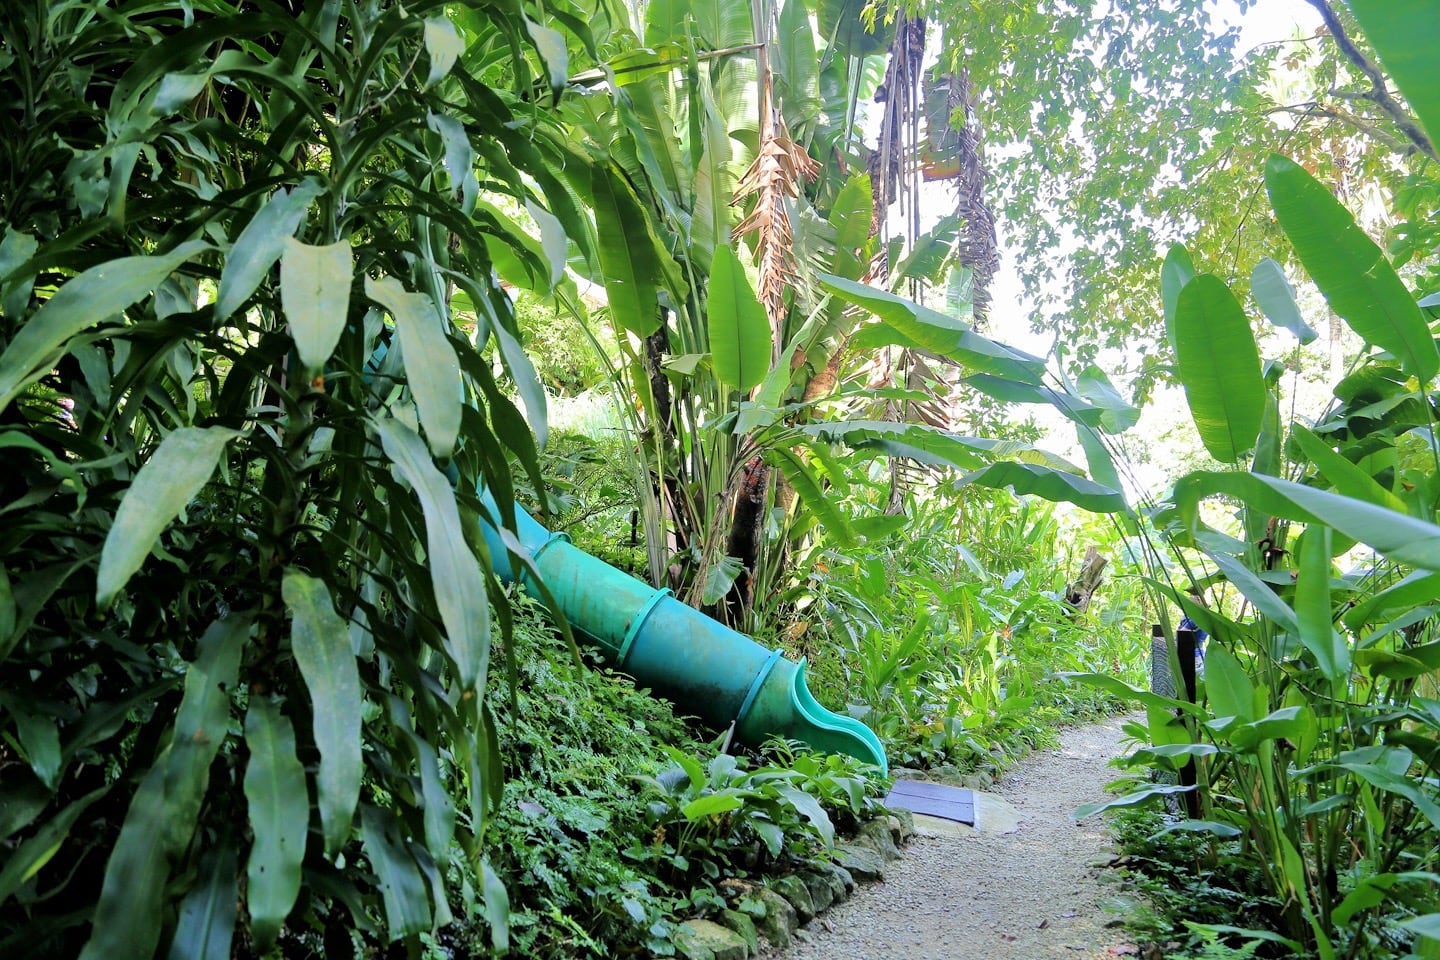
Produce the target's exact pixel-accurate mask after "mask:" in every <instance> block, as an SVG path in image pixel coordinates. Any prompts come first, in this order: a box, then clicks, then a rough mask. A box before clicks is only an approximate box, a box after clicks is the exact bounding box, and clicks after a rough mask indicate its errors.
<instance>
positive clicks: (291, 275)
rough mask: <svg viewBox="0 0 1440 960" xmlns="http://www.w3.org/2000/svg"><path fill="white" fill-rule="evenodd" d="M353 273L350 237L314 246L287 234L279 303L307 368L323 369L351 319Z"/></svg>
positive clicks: (281, 262) (281, 260) (296, 347)
mask: <svg viewBox="0 0 1440 960" xmlns="http://www.w3.org/2000/svg"><path fill="white" fill-rule="evenodd" d="M354 273H355V262H354V257H353V255H352V253H351V251H350V244H349V242H348V241H345V240H342V241H340V242H339V243H332V244H328V245H326V246H323V247H316V246H311V245H310V244H307V243H301V242H300V241H298V240H296V239H294V238H292V237H285V238H284V253H283V254H282V255H281V257H280V305H281V306H282V307H283V308H284V309H285V319H286V320H287V321H288V322H289V324H290V336H291V337H292V338H293V339H294V340H295V352H296V353H298V354H299V355H300V362H301V363H302V364H303V365H304V366H305V368H306V369H307V370H320V369H322V368H323V367H324V366H325V362H326V361H327V360H329V359H330V354H332V353H334V352H335V344H337V343H339V342H340V334H341V333H343V332H344V331H345V321H346V320H347V319H348V318H349V312H350V281H351V279H352V278H353V276H354Z"/></svg>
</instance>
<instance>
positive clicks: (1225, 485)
mask: <svg viewBox="0 0 1440 960" xmlns="http://www.w3.org/2000/svg"><path fill="white" fill-rule="evenodd" d="M1221 493H1223V494H1228V495H1229V496H1232V497H1236V498H1238V499H1240V500H1242V501H1244V502H1245V504H1246V505H1248V506H1249V507H1250V508H1251V509H1255V510H1261V511H1264V512H1267V513H1269V514H1270V515H1272V516H1277V517H1285V518H1288V519H1290V520H1299V521H1302V522H1304V523H1323V524H1326V525H1328V526H1330V527H1333V528H1334V529H1336V530H1338V531H1339V532H1340V533H1343V534H1344V535H1345V536H1347V537H1349V538H1350V539H1352V540H1356V541H1358V542H1360V543H1366V544H1369V545H1370V546H1372V547H1374V548H1375V549H1376V550H1378V551H1380V552H1381V553H1383V554H1385V555H1386V556H1388V557H1389V558H1390V559H1392V560H1398V561H1400V562H1401V563H1408V564H1411V565H1413V566H1417V567H1423V568H1425V569H1426V570H1433V571H1440V527H1437V526H1436V525H1435V524H1433V523H1427V522H1425V521H1424V520H1417V519H1416V518H1414V517H1408V516H1406V515H1405V514H1403V513H1396V512H1395V511H1393V510H1387V509H1385V508H1384V507H1379V506H1376V505H1375V504H1373V503H1365V502H1364V501H1361V500H1356V499H1353V498H1351V497H1343V496H1340V495H1339V494H1335V493H1330V492H1328V491H1325V490H1317V489H1315V488H1314V487H1307V486H1304V485H1302V484H1298V483H1292V482H1291V481H1289V480H1281V479H1279V478H1278V477H1267V476H1263V475H1260V474H1253V473H1212V472H1208V471H1198V472H1196V473H1192V474H1189V475H1187V476H1185V477H1183V478H1181V479H1180V480H1179V481H1178V482H1177V483H1176V484H1175V503H1176V504H1177V505H1178V506H1179V508H1180V511H1181V514H1182V516H1183V517H1184V519H1185V520H1186V522H1187V523H1190V524H1192V525H1194V524H1195V523H1196V522H1197V521H1198V511H1199V505H1200V501H1201V500H1204V499H1205V498H1206V497H1210V496H1214V495H1215V494H1221Z"/></svg>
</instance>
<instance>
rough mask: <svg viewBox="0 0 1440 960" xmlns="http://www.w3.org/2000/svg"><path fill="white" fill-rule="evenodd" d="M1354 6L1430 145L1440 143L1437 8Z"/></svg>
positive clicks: (1364, 1) (1358, 0) (1375, 0)
mask: <svg viewBox="0 0 1440 960" xmlns="http://www.w3.org/2000/svg"><path fill="white" fill-rule="evenodd" d="M1349 7H1350V10H1351V12H1352V13H1354V14H1355V19H1356V20H1359V21H1360V26H1361V27H1362V28H1364V30H1365V38H1366V39H1367V40H1369V41H1370V43H1371V44H1372V45H1373V46H1374V47H1375V51H1376V52H1377V53H1378V54H1380V62H1381V63H1382V64H1383V65H1384V66H1385V69H1386V70H1388V71H1390V75H1391V76H1392V77H1393V78H1394V79H1395V85H1396V86H1398V87H1399V88H1400V92H1401V93H1403V94H1405V99H1406V100H1407V101H1409V103H1410V106H1411V108H1413V109H1414V111H1415V115H1416V117H1418V118H1419V120H1420V126H1421V127H1423V128H1424V130H1425V133H1426V135H1427V136H1428V137H1429V138H1430V143H1431V145H1432V146H1433V145H1436V144H1440V83H1437V82H1436V73H1435V51H1436V50H1440V18H1437V17H1436V16H1435V5H1434V4H1433V3H1432V2H1430V0H1349Z"/></svg>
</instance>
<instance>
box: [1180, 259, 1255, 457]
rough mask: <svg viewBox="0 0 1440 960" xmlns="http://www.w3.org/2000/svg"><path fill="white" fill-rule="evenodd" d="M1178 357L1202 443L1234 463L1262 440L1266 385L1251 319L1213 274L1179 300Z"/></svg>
mask: <svg viewBox="0 0 1440 960" xmlns="http://www.w3.org/2000/svg"><path fill="white" fill-rule="evenodd" d="M1175 356H1176V360H1177V362H1178V367H1179V370H1178V372H1179V376H1180V383H1181V385H1182V386H1184V388H1185V399H1186V400H1187V401H1188V402H1189V404H1190V416H1191V417H1192V418H1193V419H1194V421H1195V429H1196V430H1198V431H1199V432H1200V440H1201V442H1203V443H1204V444H1205V449H1206V450H1208V451H1210V455H1211V456H1212V457H1214V458H1215V459H1216V460H1219V461H1221V462H1222V463H1234V462H1235V461H1236V460H1238V459H1240V457H1241V455H1242V454H1244V453H1245V452H1246V451H1247V450H1249V449H1251V448H1252V447H1254V446H1255V438H1256V437H1257V436H1259V434H1260V423H1261V420H1262V419H1263V418H1264V416H1265V380H1264V378H1263V377H1262V376H1261V373H1260V354H1259V352H1258V351H1257V350H1256V348H1255V334H1254V333H1253V332H1252V331H1251V329H1250V320H1249V318H1247V317H1246V316H1245V311H1244V310H1243V309H1241V307H1240V303H1239V301H1237V300H1236V299H1235V295H1234V294H1232V293H1231V292H1230V288H1229V287H1227V286H1225V284H1224V283H1223V282H1222V281H1220V280H1219V279H1218V278H1216V277H1213V276H1211V275H1210V274H1202V275H1200V276H1198V277H1195V278H1194V279H1193V280H1191V281H1190V282H1189V283H1187V284H1185V288H1184V289H1183V290H1181V291H1180V296H1179V298H1178V299H1177V300H1176V303H1175Z"/></svg>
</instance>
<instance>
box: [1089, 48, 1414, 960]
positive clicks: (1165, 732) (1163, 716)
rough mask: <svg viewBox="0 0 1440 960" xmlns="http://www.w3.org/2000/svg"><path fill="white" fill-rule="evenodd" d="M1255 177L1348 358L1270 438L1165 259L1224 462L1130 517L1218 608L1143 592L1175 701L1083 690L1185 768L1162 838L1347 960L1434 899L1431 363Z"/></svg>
mask: <svg viewBox="0 0 1440 960" xmlns="http://www.w3.org/2000/svg"><path fill="white" fill-rule="evenodd" d="M1432 73H1433V71H1432ZM1264 181H1265V187H1266V192H1267V194H1268V197H1269V200H1270V203H1271V206H1272V208H1273V210H1274V212H1275V215H1276V217H1277V219H1278V221H1279V224H1280V226H1281V228H1282V230H1283V231H1284V233H1285V236H1286V237H1288V238H1289V240H1290V243H1291V244H1292V246H1293V248H1294V252H1295V255H1296V258H1297V259H1298V260H1299V262H1300V264H1301V265H1302V266H1303V268H1304V270H1305V271H1306V273H1307V274H1308V275H1309V276H1310V278H1311V279H1312V280H1313V281H1314V282H1315V284H1316V286H1317V287H1318V288H1319V289H1320V291H1321V293H1322V294H1324V296H1325V297H1326V299H1327V301H1328V303H1329V305H1330V307H1331V309H1333V310H1334V311H1335V312H1336V313H1337V314H1338V315H1339V316H1340V317H1341V318H1342V319H1344V320H1345V322H1346V323H1347V324H1349V326H1350V327H1351V329H1352V330H1354V331H1355V332H1356V333H1357V334H1358V335H1359V336H1360V337H1362V338H1363V339H1364V340H1365V341H1366V342H1367V343H1368V344H1370V345H1371V348H1372V349H1371V352H1370V353H1368V354H1367V355H1365V356H1363V357H1362V358H1361V360H1360V361H1359V362H1358V364H1357V366H1356V368H1355V369H1354V370H1353V372H1351V373H1350V374H1349V375H1347V376H1346V377H1345V378H1344V379H1343V380H1342V381H1341V382H1340V383H1338V384H1337V385H1336V386H1335V394H1336V397H1337V400H1336V403H1335V404H1334V405H1333V406H1332V408H1331V409H1330V410H1329V411H1327V412H1326V413H1325V414H1323V415H1322V416H1321V417H1320V418H1318V419H1317V420H1316V421H1315V422H1314V423H1313V424H1310V425H1306V424H1303V423H1292V424H1289V425H1285V424H1282V422H1281V420H1280V417H1279V413H1278V410H1279V406H1278V403H1277V400H1278V397H1277V394H1276V386H1275V382H1274V378H1273V377H1269V376H1267V374H1266V371H1265V367H1264V365H1262V363H1261V360H1260V356H1259V352H1258V350H1257V347H1256V342H1255V338H1254V332H1253V326H1252V322H1251V320H1250V318H1249V316H1248V314H1247V312H1246V310H1245V308H1244V307H1243V306H1242V304H1241V302H1240V300H1239V299H1238V298H1237V297H1236V296H1235V295H1234V294H1233V293H1232V292H1231V290H1230V288H1229V286H1228V285H1227V284H1226V283H1225V282H1224V281H1223V280H1221V279H1219V278H1217V277H1215V276H1212V275H1208V274H1197V273H1195V271H1194V268H1193V266H1191V263H1190V258H1189V256H1188V254H1187V253H1186V252H1185V251H1184V250H1183V249H1176V250H1172V251H1171V254H1170V256H1168V257H1167V259H1166V263H1165V266H1164V268H1163V270H1162V283H1163V286H1164V299H1165V302H1166V309H1167V329H1168V331H1169V334H1170V336H1171V339H1172V342H1173V345H1174V347H1175V354H1176V358H1177V375H1178V377H1179V380H1180V382H1181V384H1182V385H1183V387H1184V388H1185V393H1186V399H1187V401H1188V404H1189V408H1190V412H1191V415H1192V417H1193V419H1194V422H1195V426H1196V430H1197V432H1198V433H1199V435H1200V438H1201V440H1202V442H1203V443H1204V445H1205V447H1206V449H1207V450H1208V451H1209V452H1210V453H1211V455H1212V456H1213V457H1214V458H1215V459H1216V460H1218V461H1220V462H1222V463H1224V464H1229V465H1232V466H1233V469H1231V470H1228V471H1199V472H1195V473H1191V474H1189V475H1187V476H1185V477H1182V478H1181V479H1180V480H1179V481H1177V482H1176V484H1175V488H1174V492H1173V494H1172V496H1171V498H1170V501H1169V503H1168V504H1166V505H1164V506H1163V507H1162V508H1161V509H1160V510H1158V511H1156V512H1155V514H1154V515H1153V517H1152V519H1153V521H1154V522H1155V523H1156V524H1158V526H1159V528H1160V532H1161V535H1162V536H1164V537H1165V538H1166V539H1167V540H1168V541H1169V542H1170V543H1171V544H1172V545H1175V546H1177V547H1184V548H1185V549H1187V550H1190V551H1194V552H1195V553H1197V554H1198V555H1199V556H1201V557H1203V558H1204V562H1205V564H1206V565H1207V566H1208V567H1209V568H1210V570H1211V571H1213V572H1211V573H1209V574H1203V575H1202V574H1201V573H1200V572H1199V571H1194V572H1193V580H1194V582H1195V583H1197V584H1198V585H1201V586H1204V587H1207V588H1208V589H1209V591H1210V593H1211V595H1212V597H1224V596H1228V597H1230V598H1231V599H1230V601H1229V603H1228V604H1226V605H1223V606H1222V605H1220V604H1216V603H1211V604H1209V605H1208V606H1207V605H1201V604H1200V603H1199V602H1198V601H1197V599H1196V598H1195V596H1194V595H1192V594H1190V593H1188V592H1186V591H1184V590H1181V589H1178V588H1177V586H1176V585H1174V584H1172V583H1170V582H1169V581H1168V580H1166V579H1164V578H1163V577H1162V578H1160V579H1157V580H1155V581H1154V584H1155V587H1156V589H1157V592H1158V593H1159V594H1160V595H1161V596H1162V597H1163V598H1164V599H1166V600H1168V601H1169V602H1171V603H1175V604H1178V605H1179V606H1180V607H1181V608H1182V609H1183V610H1184V612H1185V613H1186V614H1187V615H1188V616H1190V617H1191V618H1192V619H1193V620H1195V622H1196V623H1198V624H1199V625H1200V627H1201V628H1202V629H1204V630H1205V631H1207V632H1208V633H1209V634H1210V636H1211V638H1212V641H1211V644H1210V650H1209V653H1208V655H1207V656H1206V665H1205V672H1204V677H1203V682H1202V683H1201V684H1200V689H1199V696H1198V702H1197V703H1190V702H1188V701H1184V700H1173V699H1168V698H1163V697H1158V696H1157V695H1155V694H1151V693H1146V692H1141V691H1134V690H1126V689H1122V687H1123V685H1121V686H1117V685H1116V684H1115V682H1114V681H1113V679H1111V678H1100V677H1094V676H1092V677H1090V678H1088V682H1091V683H1096V684H1099V685H1104V686H1108V687H1110V688H1113V689H1116V690H1118V691H1119V692H1120V693H1122V694H1124V695H1127V696H1129V697H1131V698H1132V699H1133V700H1135V701H1136V702H1138V703H1140V704H1142V705H1144V706H1146V707H1147V709H1148V716H1149V724H1148V729H1146V730H1144V731H1143V732H1144V734H1145V737H1146V739H1147V740H1148V741H1149V745H1148V746H1146V747H1144V748H1142V749H1140V750H1138V751H1137V752H1136V753H1135V754H1134V755H1132V756H1131V757H1130V759H1129V761H1128V763H1129V764H1130V765H1131V766H1133V767H1135V768H1138V769H1147V768H1148V769H1158V770H1171V771H1173V770H1174V769H1176V768H1177V767H1178V765H1180V764H1183V763H1190V764H1193V765H1195V766H1196V767H1197V772H1198V777H1197V780H1198V784H1199V791H1200V796H1199V797H1198V803H1196V804H1195V805H1194V809H1198V811H1199V812H1198V816H1196V817H1194V819H1191V820H1187V821H1185V822H1183V823H1181V824H1179V825H1178V827H1177V828H1178V829H1185V830H1189V831H1197V832H1202V833H1206V834H1209V835H1210V836H1211V838H1212V840H1213V842H1214V844H1215V849H1216V851H1217V855H1218V850H1219V845H1220V844H1223V843H1227V842H1229V841H1232V840H1238V841H1239V842H1240V843H1241V847H1240V850H1241V851H1243V855H1245V856H1247V857H1248V858H1249V859H1250V860H1251V862H1252V863H1253V865H1254V866H1255V868H1256V869H1257V871H1258V872H1259V873H1260V875H1261V876H1262V877H1263V878H1264V883H1265V886H1266V888H1267V892H1268V893H1269V894H1270V896H1272V897H1273V898H1274V901H1275V902H1276V903H1279V904H1281V905H1282V907H1281V909H1280V915H1279V916H1278V917H1277V918H1276V922H1277V924H1278V926H1279V929H1280V932H1281V933H1282V934H1283V935H1284V937H1285V938H1286V940H1285V942H1286V943H1287V944H1289V945H1290V947H1291V949H1293V950H1295V951H1297V952H1305V953H1307V954H1309V953H1312V952H1313V954H1314V955H1317V956H1319V957H1322V958H1331V957H1339V956H1357V955H1360V954H1361V953H1363V952H1364V951H1365V950H1366V948H1367V945H1368V946H1374V945H1375V944H1377V943H1380V942H1383V941H1384V939H1385V938H1386V937H1388V936H1391V935H1392V934H1391V932H1389V931H1387V929H1386V928H1387V925H1393V924H1395V923H1396V922H1397V921H1405V919H1406V918H1407V917H1409V918H1411V919H1410V921H1408V922H1409V923H1410V928H1411V929H1413V930H1414V931H1415V932H1416V933H1417V935H1418V937H1419V939H1422V940H1423V939H1424V936H1425V930H1427V929H1429V928H1428V927H1427V926H1426V924H1427V923H1428V922H1429V920H1428V919H1427V918H1429V917H1431V916H1433V913H1434V911H1435V910H1436V907H1437V905H1440V897H1437V893H1436V891H1437V884H1440V863H1437V855H1436V852H1435V850H1434V847H1433V844H1432V843H1431V842H1430V841H1429V840H1428V839H1427V838H1429V837H1432V836H1433V834H1434V831H1435V830H1436V829H1437V828H1440V781H1437V776H1436V775H1437V766H1436V761H1437V759H1440V710H1437V708H1440V701H1437V700H1436V699H1435V698H1434V695H1435V693H1436V692H1437V687H1436V682H1437V678H1440V634H1437V626H1440V619H1437V617H1436V614H1437V613H1440V606H1437V605H1436V604H1435V603H1434V596H1435V595H1434V593H1433V592H1432V589H1431V588H1432V587H1433V586H1434V584H1435V583H1436V577H1437V572H1440V525H1436V523H1435V521H1436V511H1437V507H1440V490H1437V488H1436V485H1435V480H1434V477H1435V473H1436V470H1435V467H1436V465H1437V463H1440V459H1437V458H1440V445H1437V440H1436V433H1435V429H1434V427H1435V397H1434V378H1435V375H1436V373H1437V370H1440V353H1437V350H1436V344H1435V338H1434V332H1433V331H1432V330H1431V329H1430V327H1429V324H1428V322H1427V319H1426V318H1425V316H1424V315H1423V313H1422V312H1421V310H1420V308H1419V307H1418V306H1417V304H1416V299H1415V297H1414V296H1413V295H1412V294H1411V293H1410V291H1409V290H1408V289H1407V288H1406V286H1405V284H1404V283H1403V281H1402V280H1401V279H1400V278H1399V277H1398V276H1397V275H1396V273H1395V271H1394V269H1393V268H1392V267H1391V265H1390V263H1389V261H1388V260H1387V259H1386V257H1385V256H1384V254H1383V253H1382V252H1381V250H1380V249H1379V247H1378V246H1377V245H1376V244H1375V243H1374V241H1372V240H1371V239H1370V238H1369V237H1368V236H1366V235H1365V233H1364V232H1363V231H1362V230H1361V228H1360V227H1359V226H1358V225H1357V224H1356V223H1355V220H1354V218H1353V217H1352V216H1351V215H1350V214H1349V212H1348V211H1346V210H1345V209H1344V207H1343V206H1342V205H1341V204H1340V203H1339V202H1338V201H1336V200H1335V198H1334V197H1333V196H1332V195H1331V193H1330V192H1329V190H1327V189H1326V188H1325V187H1324V186H1323V185H1322V184H1320V183H1319V182H1317V181H1316V180H1315V179H1314V178H1313V177H1311V176H1310V174H1308V173H1307V172H1306V171H1304V170H1303V169H1302V168H1300V167H1299V166H1298V165H1296V164H1295V163H1293V162H1291V161H1290V160H1288V159H1286V158H1284V157H1279V156H1276V157H1272V158H1271V159H1270V161H1269V162H1268V163H1267V165H1266V167H1265V170H1264ZM1273 273H1274V267H1273V266H1267V265H1266V264H1265V263H1262V264H1261V265H1259V266H1257V269H1256V276H1258V277H1265V276H1267V275H1268V276H1269V281H1268V282H1266V283H1263V284H1262V283H1257V284H1256V289H1255V293H1256V298H1257V301H1259V303H1260V305H1261V308H1262V311H1263V312H1264V314H1265V315H1266V316H1267V317H1268V318H1270V319H1271V321H1272V322H1274V323H1276V324H1277V326H1280V327H1283V328H1285V329H1288V330H1290V331H1291V332H1293V333H1295V334H1296V335H1297V336H1300V337H1302V338H1303V337H1304V336H1305V335H1306V332H1307V331H1308V326H1307V325H1306V324H1304V322H1303V318H1301V314H1300V311H1299V309H1298V307H1296V305H1295V302H1294V300H1293V297H1292V292H1291V290H1290V288H1289V286H1288V284H1286V283H1284V282H1283V278H1281V282H1275V279H1274V277H1273ZM1216 496H1224V497H1226V498H1227V499H1228V501H1229V502H1231V503H1234V504H1238V506H1239V515H1238V517H1237V522H1236V524H1235V526H1234V527H1232V528H1231V529H1230V530H1222V529H1217V528H1216V527H1215V526H1213V525H1212V524H1211V523H1207V521H1206V519H1205V518H1206V517H1207V516H1208V515H1207V514H1206V513H1204V512H1202V506H1203V505H1204V504H1206V503H1207V502H1208V501H1209V500H1210V499H1211V498H1213V497H1216ZM1237 533H1238V536H1237V535H1236V534H1237ZM1357 556H1358V557H1359V560H1358V564H1357V563H1356V561H1355V560H1354V559H1353V558H1355V557H1357ZM1346 557H1350V558H1352V559H1351V560H1350V561H1349V562H1350V563H1352V564H1355V565H1353V566H1351V567H1350V568H1349V569H1345V568H1342V567H1340V566H1339V564H1340V563H1341V562H1345V560H1344V558H1346ZM1157 575H1158V572H1157ZM1175 789H1178V788H1175V787H1155V786H1146V787H1143V788H1141V789H1139V790H1137V791H1134V792H1132V793H1130V794H1128V795H1126V796H1124V797H1122V798H1120V799H1119V800H1116V801H1111V802H1110V803H1106V804H1096V805H1093V807H1092V808H1089V809H1086V810H1083V811H1082V813H1092V812H1094V811H1095V810H1098V809H1103V808H1106V807H1110V806H1119V805H1129V804H1134V803H1139V802H1144V801H1146V800H1149V799H1151V798H1153V797H1155V796H1157V795H1159V794H1162V793H1165V792H1169V791H1173V790H1175ZM1417 949H1420V950H1429V949H1430V948H1429V947H1425V946H1423V945H1417Z"/></svg>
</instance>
